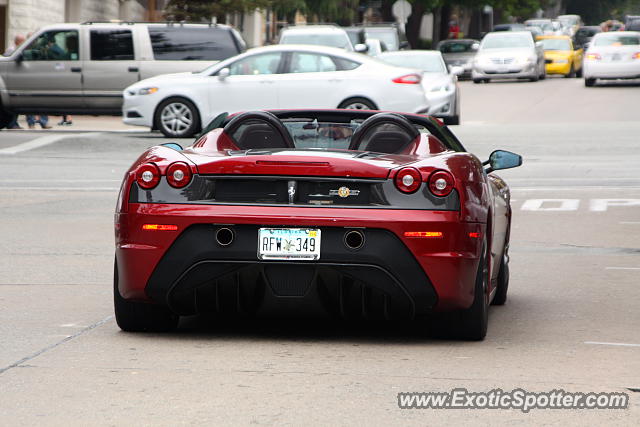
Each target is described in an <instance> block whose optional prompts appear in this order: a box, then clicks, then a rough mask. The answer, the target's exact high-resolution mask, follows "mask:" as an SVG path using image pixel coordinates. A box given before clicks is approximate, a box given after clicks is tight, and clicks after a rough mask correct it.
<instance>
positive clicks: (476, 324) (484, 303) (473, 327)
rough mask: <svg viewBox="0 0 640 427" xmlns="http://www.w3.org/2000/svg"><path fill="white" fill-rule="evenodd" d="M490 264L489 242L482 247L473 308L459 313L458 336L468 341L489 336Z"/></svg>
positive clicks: (479, 339) (480, 339)
mask: <svg viewBox="0 0 640 427" xmlns="http://www.w3.org/2000/svg"><path fill="white" fill-rule="evenodd" d="M488 285H489V262H488V257H487V242H486V240H485V241H484V243H483V245H482V255H481V256H480V261H479V262H478V272H477V273H476V282H475V287H474V298H473V304H471V307H469V308H467V309H466V310H462V311H461V312H459V313H458V314H459V316H460V317H459V318H458V319H457V324H456V325H455V326H456V329H457V335H458V336H459V337H460V338H462V339H466V340H471V341H482V340H483V339H484V337H485V336H486V335H487V326H488V324H489V294H488V293H487V288H488Z"/></svg>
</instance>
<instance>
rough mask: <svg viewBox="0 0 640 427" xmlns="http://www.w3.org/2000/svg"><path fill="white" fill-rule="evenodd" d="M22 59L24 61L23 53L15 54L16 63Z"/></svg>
mask: <svg viewBox="0 0 640 427" xmlns="http://www.w3.org/2000/svg"><path fill="white" fill-rule="evenodd" d="M22 61H24V55H23V54H22V52H20V53H19V54H18V56H16V64H20V63H22Z"/></svg>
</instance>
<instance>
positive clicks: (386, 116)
mask: <svg viewBox="0 0 640 427" xmlns="http://www.w3.org/2000/svg"><path fill="white" fill-rule="evenodd" d="M419 136H420V132H419V131H418V129H416V127H415V126H414V125H413V124H412V123H411V122H410V121H409V120H408V119H406V118H405V117H403V116H401V115H399V114H394V113H378V114H374V115H373V116H371V117H369V118H368V119H367V120H365V121H364V122H363V123H362V124H361V125H360V127H359V128H358V129H356V131H355V132H354V133H353V136H352V137H351V143H350V144H349V150H356V151H373V152H376V153H386V154H394V153H400V152H402V151H404V150H405V149H406V148H407V147H408V146H409V144H411V143H412V142H413V141H414V140H415V139H416V138H418V137H419Z"/></svg>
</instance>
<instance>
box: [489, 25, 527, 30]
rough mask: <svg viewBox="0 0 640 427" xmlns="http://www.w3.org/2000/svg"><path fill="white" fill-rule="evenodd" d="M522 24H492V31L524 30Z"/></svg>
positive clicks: (524, 27)
mask: <svg viewBox="0 0 640 427" xmlns="http://www.w3.org/2000/svg"><path fill="white" fill-rule="evenodd" d="M526 29H527V27H526V26H525V25H524V24H498V25H494V26H493V31H525V30H526Z"/></svg>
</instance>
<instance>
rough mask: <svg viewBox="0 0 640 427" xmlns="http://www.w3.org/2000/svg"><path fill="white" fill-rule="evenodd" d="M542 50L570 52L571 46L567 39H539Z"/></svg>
mask: <svg viewBox="0 0 640 427" xmlns="http://www.w3.org/2000/svg"><path fill="white" fill-rule="evenodd" d="M539 41H540V42H542V46H544V50H571V44H570V43H569V40H567V39H539Z"/></svg>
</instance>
